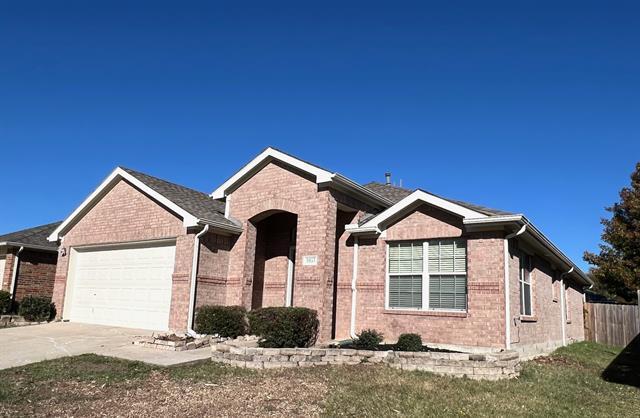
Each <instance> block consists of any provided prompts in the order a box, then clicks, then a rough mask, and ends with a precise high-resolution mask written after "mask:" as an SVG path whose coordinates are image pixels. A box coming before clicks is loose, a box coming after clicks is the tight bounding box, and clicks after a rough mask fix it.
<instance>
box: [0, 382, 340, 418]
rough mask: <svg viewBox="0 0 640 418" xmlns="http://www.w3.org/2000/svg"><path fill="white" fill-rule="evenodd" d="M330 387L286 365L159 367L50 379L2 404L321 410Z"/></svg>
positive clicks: (185, 412) (56, 412)
mask: <svg viewBox="0 0 640 418" xmlns="http://www.w3.org/2000/svg"><path fill="white" fill-rule="evenodd" d="M327 388H328V382H327V379H326V378H325V377H324V375H323V374H319V373H313V374H305V375H304V376H297V375H296V373H292V372H291V371H280V372H273V373H264V374H261V375H259V376H253V377H251V378H246V377H229V378H226V379H223V380H221V381H216V382H206V381H200V382H195V381H191V380H180V379H178V380H176V379H171V378H170V377H169V376H167V375H166V374H165V373H163V372H157V371H156V372H152V373H151V374H150V375H149V377H147V378H145V379H143V380H140V381H136V382H122V383H119V384H111V385H107V384H99V383H96V382H92V381H88V382H82V381H66V382H56V383H49V384H47V385H43V386H42V387H39V388H38V390H37V392H38V396H37V398H38V399H37V401H36V400H35V398H34V401H32V402H29V401H25V402H24V403H20V404H18V405H4V406H2V405H0V416H7V415H18V416H22V415H29V416H36V417H45V416H92V417H95V416H121V417H129V416H131V417H133V416H136V417H138V416H141V415H145V414H150V413H154V414H158V413H160V414H169V415H176V416H204V415H216V416H220V417H237V416H266V415H268V416H273V417H285V416H319V415H320V413H321V411H322V402H323V400H324V398H325V397H326V395H327V392H328V389H327Z"/></svg>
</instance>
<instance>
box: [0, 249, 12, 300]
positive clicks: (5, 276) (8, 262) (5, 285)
mask: <svg viewBox="0 0 640 418" xmlns="http://www.w3.org/2000/svg"><path fill="white" fill-rule="evenodd" d="M15 259H16V256H15V254H13V253H12V252H9V253H7V257H6V258H5V265H4V272H0V279H2V282H0V285H2V286H0V288H1V289H2V290H4V291H7V292H10V291H11V289H10V287H11V275H12V274H13V265H14V264H15Z"/></svg>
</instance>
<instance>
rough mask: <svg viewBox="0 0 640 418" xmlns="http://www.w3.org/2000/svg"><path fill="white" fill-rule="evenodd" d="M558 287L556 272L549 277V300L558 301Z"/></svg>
mask: <svg viewBox="0 0 640 418" xmlns="http://www.w3.org/2000/svg"><path fill="white" fill-rule="evenodd" d="M559 287H560V281H559V279H558V272H557V271H554V272H553V274H552V276H551V300H552V301H553V302H557V301H558V288H559Z"/></svg>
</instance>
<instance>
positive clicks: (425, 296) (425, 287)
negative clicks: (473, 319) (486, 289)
mask: <svg viewBox="0 0 640 418" xmlns="http://www.w3.org/2000/svg"><path fill="white" fill-rule="evenodd" d="M447 239H448V238H443V239H442V240H447ZM436 240H438V239H434V240H433V241H436ZM451 240H453V241H456V239H455V238H451ZM420 241H422V307H421V308H394V307H391V306H389V279H390V277H391V276H416V274H414V273H394V274H390V273H389V247H390V243H394V241H388V242H387V244H386V246H387V248H386V254H387V256H386V259H385V273H386V275H385V291H384V308H385V310H389V311H409V312H442V313H467V312H468V310H469V289H468V286H469V281H468V280H469V275H468V271H467V263H465V267H464V273H461V272H444V273H440V272H433V273H430V272H429V241H428V240H407V241H404V242H414V243H417V242H420ZM457 241H461V240H457ZM395 242H401V241H395ZM468 256H469V255H468V253H467V257H468ZM431 274H433V275H434V276H465V278H466V279H467V289H466V292H465V297H466V298H467V300H466V301H465V306H466V308H465V309H442V308H430V307H429V302H430V300H429V284H430V275H431Z"/></svg>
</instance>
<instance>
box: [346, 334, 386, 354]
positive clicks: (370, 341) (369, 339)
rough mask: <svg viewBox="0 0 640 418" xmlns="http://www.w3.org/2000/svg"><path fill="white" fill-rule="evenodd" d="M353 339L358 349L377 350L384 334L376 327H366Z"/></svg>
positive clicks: (354, 346) (354, 345)
mask: <svg viewBox="0 0 640 418" xmlns="http://www.w3.org/2000/svg"><path fill="white" fill-rule="evenodd" d="M357 337H358V338H356V339H355V340H354V341H353V348H356V349H358V350H376V349H377V348H378V346H379V345H380V343H381V342H382V340H383V339H384V338H383V335H382V334H381V333H380V332H378V331H376V330H375V329H365V330H364V331H362V332H361V333H360V334H358V335H357Z"/></svg>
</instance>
